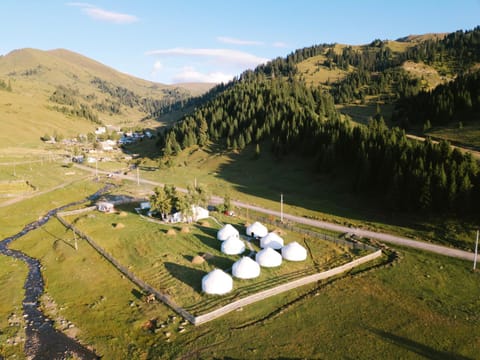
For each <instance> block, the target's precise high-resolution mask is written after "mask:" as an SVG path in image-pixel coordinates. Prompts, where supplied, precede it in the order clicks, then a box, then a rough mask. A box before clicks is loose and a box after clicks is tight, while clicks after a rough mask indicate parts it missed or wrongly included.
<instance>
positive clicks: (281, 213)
mask: <svg viewBox="0 0 480 360" xmlns="http://www.w3.org/2000/svg"><path fill="white" fill-rule="evenodd" d="M280 221H281V222H282V223H283V194H280Z"/></svg>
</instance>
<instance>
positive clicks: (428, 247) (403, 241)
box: [75, 165, 474, 261]
mask: <svg viewBox="0 0 480 360" xmlns="http://www.w3.org/2000/svg"><path fill="white" fill-rule="evenodd" d="M75 166H77V167H79V168H82V169H84V170H87V171H91V172H95V169H92V168H90V167H88V166H84V165H75ZM98 173H102V174H106V173H108V172H106V171H100V170H99V171H98ZM115 177H117V178H120V179H124V180H130V181H135V182H136V181H137V180H138V181H139V182H141V183H143V184H149V185H153V186H163V185H164V184H163V183H161V182H157V181H152V180H146V179H142V178H140V179H137V177H136V176H133V175H120V174H119V175H115ZM177 190H178V191H182V192H186V190H185V189H181V188H178V187H177ZM211 201H212V203H214V204H221V203H223V198H221V197H219V196H212V197H211ZM232 204H233V205H235V206H238V207H240V208H245V209H250V210H255V211H258V212H261V213H263V214H268V215H273V216H276V217H278V218H280V211H275V210H270V209H265V208H262V207H259V206H255V205H251V204H247V203H244V202H241V201H232ZM283 218H284V219H286V220H290V221H293V222H296V223H299V224H305V225H310V226H314V227H318V228H321V229H326V230H332V231H337V232H343V233H352V234H355V235H358V236H361V237H367V238H371V239H376V240H380V241H384V242H386V243H390V244H395V245H400V246H407V247H411V248H415V249H420V250H425V251H430V252H433V253H436V254H441V255H445V256H449V257H454V258H459V259H463V260H469V261H473V257H474V254H473V252H468V251H464V250H459V249H454V248H450V247H447V246H442V245H435V244H432V243H427V242H424V241H418V240H413V239H409V238H406V237H402V236H397V235H392V234H387V233H381V232H376V231H371V230H364V229H356V228H351V227H348V226H343V225H338V224H334V223H329V222H326V221H320V220H314V219H308V218H304V217H301V216H296V215H291V214H285V213H283Z"/></svg>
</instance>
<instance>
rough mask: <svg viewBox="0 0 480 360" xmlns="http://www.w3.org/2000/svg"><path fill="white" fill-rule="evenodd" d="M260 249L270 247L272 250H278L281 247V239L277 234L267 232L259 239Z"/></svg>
mask: <svg viewBox="0 0 480 360" xmlns="http://www.w3.org/2000/svg"><path fill="white" fill-rule="evenodd" d="M260 247H261V248H266V247H271V248H272V249H275V250H280V249H281V248H282V247H283V239H282V238H281V237H280V236H279V235H278V234H276V233H274V232H269V233H268V234H267V235H266V236H264V237H262V238H261V239H260Z"/></svg>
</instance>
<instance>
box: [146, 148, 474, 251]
mask: <svg viewBox="0 0 480 360" xmlns="http://www.w3.org/2000/svg"><path fill="white" fill-rule="evenodd" d="M264 146H265V147H266V148H264V149H262V155H261V157H260V159H259V160H253V156H254V154H253V148H247V149H246V150H245V151H244V152H243V153H241V154H235V153H233V154H232V153H223V154H218V153H216V152H215V151H211V150H208V149H207V150H202V149H199V150H196V149H190V150H187V151H184V152H182V153H181V154H180V155H179V156H178V157H176V158H174V160H173V162H174V165H173V166H172V167H170V168H167V167H165V168H164V169H162V170H160V171H156V172H152V171H145V172H142V173H141V176H142V177H145V178H148V179H152V180H157V181H160V182H163V183H167V184H168V183H170V184H175V185H177V186H179V187H186V186H187V185H189V184H190V185H191V184H193V182H194V181H195V179H196V180H197V181H198V182H199V183H202V184H206V185H207V187H208V189H209V191H211V192H212V193H213V194H216V195H220V196H224V195H225V194H230V196H231V198H232V199H239V200H242V201H246V202H249V203H252V204H257V205H261V206H264V207H267V208H270V209H280V205H279V201H280V194H281V193H283V194H284V202H285V212H288V213H292V214H296V215H300V216H310V217H315V218H319V219H324V220H328V221H333V222H338V223H342V224H353V225H355V226H357V227H358V226H359V227H368V228H371V229H377V230H379V229H381V230H383V231H387V232H393V233H397V234H400V235H402V236H409V237H413V238H419V239H422V240H427V241H432V242H437V243H443V244H450V245H454V246H457V247H460V248H466V249H468V250H470V251H471V250H472V246H473V242H474V239H475V236H474V229H475V227H474V224H473V223H472V222H471V221H456V220H448V219H444V218H443V217H434V216H430V217H429V216H422V217H418V216H410V215H409V214H397V213H393V212H388V211H385V210H383V207H382V206H379V204H376V203H375V202H374V201H373V200H372V199H370V198H368V197H360V196H355V195H354V194H352V192H351V191H350V189H349V187H348V186H346V185H345V181H346V180H347V179H344V178H343V177H342V175H341V174H337V175H335V174H334V175H333V176H325V175H322V174H320V173H318V172H317V171H315V169H314V168H312V164H311V160H310V159H299V158H298V157H288V158H285V159H283V160H282V161H278V160H275V159H274V158H273V156H272V155H271V153H270V151H269V149H268V145H267V144H265V145H264ZM151 164H154V162H153V161H152V162H151Z"/></svg>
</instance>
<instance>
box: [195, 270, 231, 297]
mask: <svg viewBox="0 0 480 360" xmlns="http://www.w3.org/2000/svg"><path fill="white" fill-rule="evenodd" d="M232 288H233V279H232V277H231V276H230V275H228V274H227V273H226V272H224V271H223V270H220V269H215V270H213V271H211V272H209V273H208V274H207V275H205V276H204V277H203V278H202V290H203V291H204V292H205V293H207V294H215V295H223V294H226V293H228V292H229V291H231V290H232Z"/></svg>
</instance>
